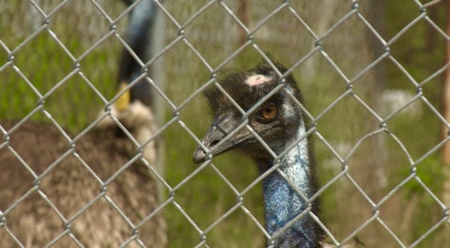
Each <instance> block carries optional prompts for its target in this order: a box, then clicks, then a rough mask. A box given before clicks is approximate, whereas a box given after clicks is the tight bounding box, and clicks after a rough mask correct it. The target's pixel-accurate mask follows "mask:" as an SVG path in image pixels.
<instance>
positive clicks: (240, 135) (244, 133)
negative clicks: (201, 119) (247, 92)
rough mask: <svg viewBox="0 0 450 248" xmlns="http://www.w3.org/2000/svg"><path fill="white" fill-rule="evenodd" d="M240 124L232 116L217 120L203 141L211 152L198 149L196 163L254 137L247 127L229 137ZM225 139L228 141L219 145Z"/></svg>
mask: <svg viewBox="0 0 450 248" xmlns="http://www.w3.org/2000/svg"><path fill="white" fill-rule="evenodd" d="M239 124H240V120H239V119H238V118H233V116H231V115H226V116H224V117H222V118H219V119H216V120H215V121H214V122H213V124H212V125H211V127H210V128H209V130H208V133H207V134H206V135H205V137H204V138H203V139H202V144H203V145H204V146H205V147H206V148H207V149H208V150H209V153H207V151H204V150H203V148H202V146H199V147H197V149H196V150H195V152H194V156H193V161H194V163H196V164H198V163H201V162H203V161H205V160H207V159H208V156H209V154H211V155H212V156H215V155H219V154H222V153H224V152H227V151H229V150H232V149H235V148H237V147H240V146H241V145H243V144H244V143H245V141H246V140H248V138H249V137H252V136H251V134H250V132H249V131H248V130H247V129H246V128H245V127H243V128H242V129H241V130H240V131H238V132H237V133H236V134H234V135H233V136H232V137H228V134H229V133H231V132H232V131H233V130H234V129H235V128H236V127H237V126H239ZM224 138H227V140H226V141H224V142H223V143H221V144H220V145H217V144H218V143H219V142H220V141H222V140H223V139H224Z"/></svg>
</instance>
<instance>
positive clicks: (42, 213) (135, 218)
mask: <svg viewBox="0 0 450 248" xmlns="http://www.w3.org/2000/svg"><path fill="white" fill-rule="evenodd" d="M145 4H151V3H150V2H149V1H147V0H144V1H142V2H141V3H140V4H139V5H137V8H136V9H135V10H133V12H131V15H130V21H129V27H128V28H129V33H147V32H148V29H151V28H152V26H153V22H154V14H155V12H154V11H153V12H144V13H143V12H142V11H144V10H146V8H145V6H143V5H145ZM147 7H149V5H147ZM150 7H151V6H150ZM153 8H154V6H153ZM149 14H150V17H149V16H147V15H149ZM127 37H128V38H127V42H129V45H130V47H131V48H132V49H133V50H134V52H135V53H136V54H137V55H138V56H139V57H140V58H141V59H142V60H144V61H147V60H148V54H146V51H148V49H149V46H151V44H150V42H142V41H140V42H138V41H136V40H135V39H139V36H133V35H131V34H128V35H127ZM136 44H139V45H138V46H137V45H136ZM138 47H140V48H142V49H137V48H138ZM137 65H138V63H137V62H136V61H135V60H134V59H132V58H131V57H130V56H127V52H124V53H123V54H122V56H121V58H120V66H119V75H120V76H119V81H121V82H122V83H125V84H127V83H132V82H133V81H134V80H135V79H136V77H137V76H139V75H140V74H141V71H142V68H140V66H137ZM130 68H131V69H130ZM121 87H123V84H122V86H121ZM136 88H140V89H142V88H144V89H150V87H149V85H148V82H146V81H145V80H142V81H139V82H137V83H135V84H134V85H133V87H132V88H131V89H130V91H131V93H130V92H129V91H125V92H124V93H123V95H122V97H121V98H119V99H118V100H117V101H116V103H114V104H113V105H112V106H111V115H113V116H114V117H115V119H117V120H118V121H119V122H120V123H121V125H122V126H123V127H124V128H125V129H126V130H127V131H128V132H129V133H130V134H131V136H133V138H134V139H135V140H136V141H137V143H139V147H138V146H137V145H136V142H132V140H131V139H130V137H129V136H128V135H127V132H124V131H123V129H122V128H121V127H119V126H120V125H118V124H116V122H115V121H113V119H112V118H110V117H109V116H106V117H105V116H104V114H103V115H102V117H99V118H101V121H100V122H99V123H98V124H97V125H96V126H95V127H94V128H93V129H92V130H90V131H88V132H87V133H84V134H82V135H78V134H74V133H71V132H69V131H67V130H64V128H59V127H56V126H55V125H53V124H46V123H42V122H36V121H30V120H27V121H19V122H18V121H7V120H4V121H0V240H1V241H0V243H1V246H2V247H23V246H24V247H44V246H51V245H55V246H57V247H83V246H86V247H118V246H120V245H124V244H127V245H129V246H127V247H135V246H136V247H142V246H143V245H146V246H149V247H166V245H167V236H166V223H165V220H164V218H163V216H162V213H161V212H160V211H156V210H157V208H158V207H159V203H158V196H157V180H158V179H157V178H156V174H155V173H154V172H155V171H156V169H155V168H153V165H154V162H155V158H156V155H155V154H156V153H155V143H156V141H155V140H154V139H153V140H151V138H152V136H153V135H154V133H155V132H156V126H155V122H154V116H153V112H152V110H151V109H150V107H149V106H148V104H147V103H148V102H149V98H151V95H150V91H149V90H145V91H140V94H133V92H136V90H135V89H136ZM121 91H123V90H121ZM130 95H131V96H130ZM103 113H104V112H103ZM141 158H143V159H145V160H142V159H141ZM145 161H147V162H148V163H147V162H145Z"/></svg>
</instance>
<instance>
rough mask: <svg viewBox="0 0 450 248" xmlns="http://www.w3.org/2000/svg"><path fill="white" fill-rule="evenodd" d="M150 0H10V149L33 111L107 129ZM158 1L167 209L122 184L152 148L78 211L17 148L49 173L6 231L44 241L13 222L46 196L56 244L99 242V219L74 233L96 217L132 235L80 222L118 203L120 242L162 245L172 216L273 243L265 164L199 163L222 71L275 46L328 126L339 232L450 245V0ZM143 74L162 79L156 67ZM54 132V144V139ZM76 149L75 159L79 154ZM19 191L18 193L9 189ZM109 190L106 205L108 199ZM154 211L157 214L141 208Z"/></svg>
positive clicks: (33, 184) (4, 19) (0, 25)
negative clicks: (142, 9) (449, 151)
mask: <svg viewBox="0 0 450 248" xmlns="http://www.w3.org/2000/svg"><path fill="white" fill-rule="evenodd" d="M143 1H145V0H143ZM126 2H128V4H131V5H130V6H128V5H127V3H126ZM138 4H140V1H136V3H134V2H133V1H123V2H121V1H106V0H98V1H94V0H90V1H88V0H85V1H74V0H66V1H45V0H29V1H8V2H5V1H4V2H2V4H1V5H0V46H1V48H0V61H1V62H0V77H1V84H0V86H1V88H0V118H1V120H3V121H5V120H16V121H17V123H19V125H18V126H12V127H11V126H8V125H5V124H2V125H1V126H0V130H1V132H2V139H1V141H0V142H1V143H0V155H1V153H4V154H6V153H8V154H10V153H12V152H11V151H12V150H14V149H15V148H16V147H12V145H11V144H10V143H9V142H10V138H13V137H14V130H16V129H17V128H19V127H20V125H25V124H24V123H27V122H32V121H38V122H42V123H50V124H46V125H47V127H48V128H54V127H56V128H57V130H59V131H58V132H61V133H62V135H66V136H68V138H67V139H68V140H69V141H73V142H75V141H76V140H78V139H82V137H83V135H85V134H86V133H89V132H93V130H95V129H93V128H94V126H95V125H96V124H97V123H98V122H99V121H100V119H99V118H101V117H98V113H99V111H100V110H101V109H104V108H105V107H108V106H109V105H110V104H111V103H112V102H114V101H115V100H116V98H117V97H115V96H114V92H115V91H116V89H117V78H116V77H117V74H118V72H117V70H118V60H119V56H120V52H121V50H122V49H124V47H125V49H128V50H129V49H130V48H129V47H128V46H126V45H125V43H126V42H125V33H126V31H127V22H128V14H129V13H130V12H131V11H132V10H133V9H134V8H136V7H139V5H138ZM153 4H154V5H155V6H156V7H157V9H158V11H159V12H158V22H159V24H158V25H160V26H159V28H157V29H156V30H155V31H154V33H153V34H154V36H155V37H158V38H160V39H161V40H162V42H160V43H158V42H156V43H155V44H156V45H155V47H154V48H152V49H153V53H152V57H151V59H149V60H148V61H142V64H141V65H144V67H153V72H154V73H153V75H150V77H149V78H148V81H149V82H150V84H151V87H152V89H153V91H154V92H156V93H155V94H153V97H154V98H155V100H154V101H155V102H156V104H155V105H154V106H152V107H153V109H152V110H153V112H155V114H156V116H157V118H156V124H157V125H158V126H159V128H158V130H157V131H156V132H155V135H154V136H152V137H151V138H150V140H147V141H146V144H148V143H151V142H153V141H154V140H158V141H159V146H158V148H159V149H160V152H159V153H158V155H159V157H158V159H157V160H158V161H157V162H154V163H149V161H147V163H146V165H147V168H148V169H149V170H150V171H151V172H152V173H151V174H152V180H154V181H156V182H158V184H159V186H160V188H161V189H160V190H159V191H152V192H147V193H148V196H149V197H155V198H158V199H159V204H158V206H156V207H155V208H153V209H150V208H149V207H148V206H147V207H146V206H145V204H143V203H142V202H139V201H140V200H136V201H138V203H137V205H135V207H136V208H135V209H134V210H133V209H132V210H130V211H128V212H127V211H125V210H123V209H122V206H120V204H119V203H118V202H120V200H117V199H114V197H115V196H114V195H113V193H111V192H113V191H120V190H121V189H120V187H119V188H114V187H115V186H111V187H112V188H113V190H111V187H110V188H109V189H107V188H108V187H109V183H110V182H111V181H115V180H116V177H117V174H120V173H122V171H124V170H126V169H127V168H128V167H129V164H131V163H133V162H134V161H135V160H137V159H140V157H139V154H140V152H138V153H137V155H136V156H132V157H131V158H129V159H130V160H129V161H121V162H120V163H121V167H119V168H117V170H116V171H114V172H111V174H109V175H107V176H104V177H106V178H104V177H103V176H100V175H99V177H100V178H101V179H99V181H98V182H97V184H94V185H96V186H95V187H96V188H95V189H83V190H84V191H91V190H92V191H93V192H96V193H95V194H93V195H92V196H91V198H89V199H85V200H84V201H81V202H79V203H77V204H74V205H73V206H74V209H73V211H72V212H69V213H66V212H64V211H58V206H57V205H55V204H54V202H57V201H58V199H51V198H48V197H47V195H51V187H50V188H41V189H39V187H40V185H39V181H40V180H41V179H44V178H45V177H46V176H47V175H49V174H51V173H52V171H53V170H55V171H57V169H55V168H57V166H55V165H54V163H51V162H49V163H48V166H47V168H46V170H45V172H44V173H43V172H38V171H34V172H33V171H32V170H33V169H32V168H33V167H32V166H29V165H27V162H24V161H23V160H22V159H21V154H15V153H13V155H14V156H15V157H16V158H17V160H19V161H21V163H24V164H25V165H24V166H23V168H21V170H25V171H28V172H27V173H29V174H30V175H33V177H32V178H27V179H23V184H24V185H27V186H26V189H25V191H23V190H22V189H21V190H19V189H18V190H17V191H14V192H11V191H7V190H5V189H2V188H0V207H1V209H0V211H1V212H0V244H15V245H16V246H17V247H21V246H32V245H33V242H31V243H30V241H29V240H28V238H30V237H31V236H32V235H41V233H45V232H46V231H45V230H43V229H42V227H44V226H45V225H42V226H35V227H33V228H29V231H27V232H28V233H29V235H28V236H27V235H25V236H24V237H22V236H20V235H18V234H17V233H16V232H17V231H16V230H11V228H9V226H10V225H11V223H12V222H14V221H15V219H14V218H13V216H14V211H18V210H17V209H20V206H21V205H26V204H29V205H30V206H33V204H34V202H35V201H39V202H42V200H44V201H45V203H44V204H46V205H47V206H51V211H50V212H51V213H48V212H46V213H42V212H39V211H38V210H37V209H36V211H35V212H33V211H32V210H30V212H27V213H26V214H27V215H30V214H31V215H33V214H35V215H40V216H53V217H45V218H48V219H49V220H50V219H51V218H56V219H59V220H60V225H58V226H56V227H55V230H57V231H56V233H58V235H56V236H54V237H52V238H49V239H48V240H47V241H46V244H47V245H48V246H54V247H60V246H61V244H62V243H61V242H62V240H64V239H65V238H67V237H68V238H70V240H71V242H69V243H70V244H71V245H73V246H74V247H82V246H86V247H96V244H90V243H83V242H84V241H82V240H83V239H79V237H78V236H77V235H80V236H83V235H84V234H83V232H81V233H72V230H76V228H75V227H76V226H78V228H81V230H83V228H85V230H91V229H90V228H88V226H94V227H95V228H94V229H93V230H98V233H104V234H105V236H103V237H102V238H103V239H108V238H111V237H112V236H114V235H116V234H115V233H114V232H113V231H112V230H109V229H107V228H104V226H102V225H98V226H97V225H94V224H93V223H90V222H89V221H87V222H83V221H80V220H81V219H83V215H86V216H90V215H89V214H92V213H93V214H92V216H95V215H96V214H95V211H103V210H102V209H103V208H113V209H114V211H115V213H116V215H118V216H120V219H121V220H125V221H124V222H123V224H121V225H124V226H126V228H125V231H124V233H125V234H123V233H121V234H120V235H122V237H121V238H119V239H118V240H120V241H119V242H118V243H117V246H122V247H127V246H132V245H137V246H143V247H144V246H147V247H155V246H156V245H155V243H152V242H153V241H154V240H153V241H152V240H150V241H146V240H145V238H142V237H140V236H139V231H142V230H141V229H143V228H145V227H143V226H144V225H145V223H150V222H151V221H149V220H151V219H152V218H153V219H155V218H157V217H155V216H157V215H160V214H161V215H163V216H164V219H165V222H166V223H167V237H168V239H167V240H168V242H167V247H263V246H264V244H265V239H266V238H267V237H266V235H267V232H266V231H265V230H264V218H263V211H264V209H263V198H262V195H261V186H260V184H259V183H258V182H259V180H260V179H258V173H257V170H256V168H255V167H254V166H252V165H251V161H249V160H248V159H247V158H245V157H236V156H233V155H227V154H224V155H221V156H219V157H217V158H214V159H213V160H212V162H211V163H206V164H204V165H202V166H197V165H195V164H194V163H193V162H192V154H193V152H194V150H195V148H196V147H197V146H198V145H199V142H200V139H201V137H202V136H203V135H204V134H205V133H206V131H207V129H208V126H209V124H210V118H209V116H208V115H207V105H206V102H205V100H204V98H203V96H202V92H203V91H204V89H205V88H206V87H208V86H211V85H213V84H214V83H215V82H216V78H217V77H216V75H221V74H222V72H223V71H227V70H229V69H230V68H232V69H231V70H233V69H234V68H235V69H238V70H248V69H250V68H252V67H253V66H255V65H256V64H258V63H259V62H260V61H261V60H262V59H266V60H268V59H274V60H277V61H279V62H281V63H283V64H284V65H285V66H287V67H288V68H289V69H288V70H289V72H292V73H293V75H294V77H295V78H296V79H297V82H298V85H299V87H300V88H301V90H302V93H303V97H304V100H305V106H304V108H305V111H306V118H307V119H308V122H309V123H310V124H311V127H310V132H311V133H312V135H313V137H314V146H315V155H316V160H317V174H318V176H319V181H320V187H319V191H318V193H317V195H318V196H320V197H321V198H322V207H321V208H322V209H321V211H322V213H323V214H322V215H323V216H322V218H323V219H322V218H321V221H322V222H323V223H324V225H325V226H326V234H327V235H326V236H327V237H326V241H327V243H330V244H332V245H335V246H342V245H354V246H365V247H446V246H447V245H446V244H448V243H449V242H450V228H449V225H450V221H449V218H448V213H449V207H450V205H449V204H450V199H449V198H450V197H449V194H450V187H449V186H448V185H449V180H450V173H449V166H448V165H446V164H444V163H443V162H441V155H440V151H441V148H442V147H443V146H444V145H445V144H446V143H447V141H448V136H447V135H446V134H445V135H441V132H442V130H444V133H447V132H448V129H449V128H450V125H449V123H448V122H447V121H446V120H445V118H444V117H443V115H442V114H441V112H442V111H441V109H442V99H443V97H445V96H446V95H445V94H446V93H445V92H444V93H442V82H443V81H444V72H445V71H446V70H447V69H448V67H449V63H448V62H446V58H445V46H446V45H447V43H448V42H449V37H448V35H447V34H446V33H445V30H446V25H447V23H446V21H447V20H446V18H447V15H448V12H447V8H448V6H447V5H448V3H445V2H444V1H418V0H411V1H402V2H398V1H397V2H394V1H325V0H323V1H322V0H321V1H256V0H250V1H245V0H235V1H194V0H186V1H154V2H153ZM130 53H132V51H130ZM142 75H144V76H147V77H148V75H147V74H146V71H145V70H142ZM103 117H104V116H103ZM0 123H4V122H0ZM63 129H64V130H69V131H67V133H65V132H63V131H62V130H63ZM36 130H37V129H36ZM36 132H38V131H36ZM129 135H131V134H129V133H128V136H129ZM50 141H51V139H49V142H48V143H46V142H45V141H42V142H41V143H40V145H41V146H52V143H51V142H50ZM23 142H27V138H26V137H25V138H23ZM71 144H72V143H71ZM98 146H99V147H100V148H102V147H103V146H102V145H100V144H99V145H98ZM137 146H138V148H141V147H139V145H137ZM72 148H73V147H69V148H68V149H67V150H66V152H65V153H64V154H61V155H60V156H61V159H63V157H64V156H66V154H72V155H73V154H75V155H77V153H76V151H75V150H74V149H72ZM161 151H162V152H161ZM36 156H37V155H36ZM42 156H44V155H42ZM53 156H55V155H53ZM0 157H1V156H0ZM81 157H82V156H81ZM58 158H59V157H58V156H56V157H55V158H53V159H52V160H51V161H55V160H58ZM82 159H83V158H81V160H82ZM101 159H104V160H105V161H109V160H110V159H108V158H101ZM99 163H100V162H99ZM156 164H157V165H156ZM153 166H156V167H158V169H156V170H155V169H153V168H154V167H153ZM93 167H95V166H93V165H91V164H86V163H83V168H84V169H83V170H85V171H86V173H88V172H89V173H88V174H87V175H89V176H88V177H92V176H93V177H96V173H97V172H96V171H95V169H93V170H92V169H90V168H93ZM162 167H163V169H162ZM1 168H2V170H5V168H6V170H11V171H14V170H15V168H12V167H7V166H5V167H1ZM116 172H117V173H116ZM0 173H4V172H0ZM40 173H42V174H40ZM100 174H101V173H100ZM71 176H73V175H70V174H69V175H67V174H65V175H61V176H59V177H60V178H61V180H65V179H64V178H65V177H67V178H70V177H71ZM80 180H83V179H82V178H81V179H80ZM136 180H137V179H136ZM12 183H13V182H6V181H5V182H4V184H3V185H6V184H12ZM0 185H1V184H0ZM86 185H88V184H86ZM27 187H28V188H27ZM81 188H82V187H81ZM100 189H101V190H100ZM34 190H37V191H39V192H40V194H39V195H38V196H37V198H36V196H35V195H33V196H31V193H30V192H32V191H34ZM123 190H125V189H123ZM139 190H141V189H139ZM137 191H138V186H136V192H134V191H133V192H124V193H123V195H126V196H127V197H128V196H130V198H129V199H128V198H127V200H125V201H133V198H132V197H131V196H132V195H133V194H134V193H136V194H137ZM24 192H25V193H24ZM26 192H28V193H26ZM145 194H146V193H145V191H144V195H145ZM11 196H13V198H14V199H16V200H15V201H13V202H7V203H5V202H1V201H2V199H6V197H11ZM71 197H72V196H71ZM36 199H37V200H36ZM99 199H100V200H99ZM97 201H104V202H103V203H102V204H104V205H101V207H99V208H95V207H92V206H96V202H97ZM143 202H145V201H143ZM31 209H33V207H32V208H31ZM138 209H144V210H143V211H144V213H142V215H135V212H139V211H138ZM94 210H95V211H94ZM46 211H47V210H46ZM45 218H44V219H43V220H42V221H43V222H45ZM108 218H111V220H113V219H114V218H113V217H112V216H109V217H108ZM21 220H22V221H23V219H21ZM77 220H79V221H77ZM105 223H108V222H107V221H106V222H105ZM106 225H109V224H106ZM152 225H153V226H152V227H151V228H150V229H152V228H153V229H152V230H154V229H159V233H158V235H160V236H163V235H166V234H165V233H166V230H165V228H166V227H165V226H164V224H161V226H159V227H158V225H157V224H154V223H153V224H152ZM24 226H26V223H24ZM71 226H73V227H71ZM111 226H113V225H112V224H111ZM27 230H28V229H27ZM94 232H95V231H94ZM109 232H110V234H111V235H108V234H109ZM141 233H145V232H141ZM117 235H119V234H117ZM120 235H119V236H120ZM146 242H148V243H146ZM154 242H156V241H154ZM163 243H164V242H163ZM64 244H66V243H64ZM162 246H166V245H165V244H163V245H162ZM99 247H102V246H101V245H100V246H99ZM103 247H104V246H103Z"/></svg>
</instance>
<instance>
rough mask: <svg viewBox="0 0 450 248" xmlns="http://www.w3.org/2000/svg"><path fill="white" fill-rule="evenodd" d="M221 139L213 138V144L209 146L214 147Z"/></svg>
mask: <svg viewBox="0 0 450 248" xmlns="http://www.w3.org/2000/svg"><path fill="white" fill-rule="evenodd" d="M219 141H220V140H213V141H212V142H211V144H209V148H212V147H214V146H215V145H217V143H219Z"/></svg>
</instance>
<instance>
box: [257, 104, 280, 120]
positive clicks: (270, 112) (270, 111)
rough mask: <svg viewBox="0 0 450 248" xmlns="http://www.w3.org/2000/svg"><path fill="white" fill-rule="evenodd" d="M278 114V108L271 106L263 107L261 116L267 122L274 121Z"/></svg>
mask: <svg viewBox="0 0 450 248" xmlns="http://www.w3.org/2000/svg"><path fill="white" fill-rule="evenodd" d="M277 112H278V108H277V107H276V106H275V105H273V104H271V105H267V106H264V107H263V109H262V110H261V116H262V117H263V118H264V119H266V120H272V119H273V118H275V116H276V115H277Z"/></svg>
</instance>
